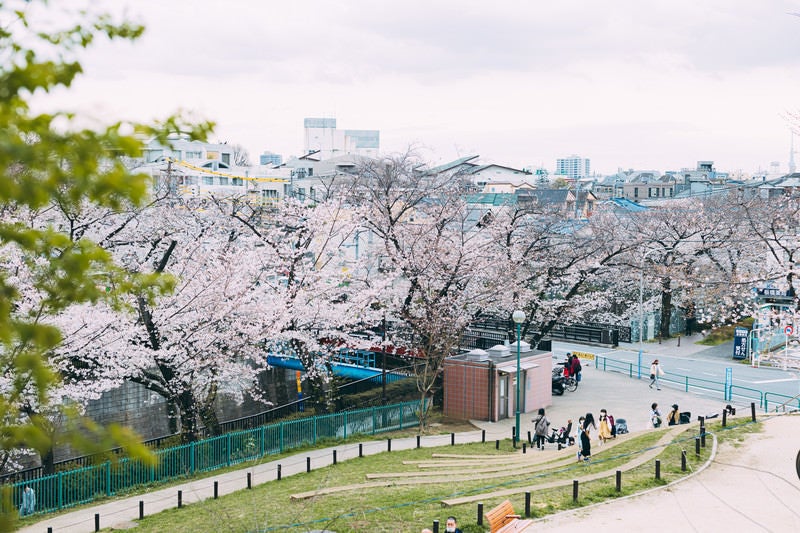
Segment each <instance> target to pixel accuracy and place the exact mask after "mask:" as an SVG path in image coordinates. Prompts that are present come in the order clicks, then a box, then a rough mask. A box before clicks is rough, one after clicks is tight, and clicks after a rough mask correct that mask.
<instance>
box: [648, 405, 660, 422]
mask: <svg viewBox="0 0 800 533" xmlns="http://www.w3.org/2000/svg"><path fill="white" fill-rule="evenodd" d="M650 424H651V425H652V426H653V427H654V428H658V427H661V411H659V410H658V404H657V403H655V402H653V404H652V405H651V406H650Z"/></svg>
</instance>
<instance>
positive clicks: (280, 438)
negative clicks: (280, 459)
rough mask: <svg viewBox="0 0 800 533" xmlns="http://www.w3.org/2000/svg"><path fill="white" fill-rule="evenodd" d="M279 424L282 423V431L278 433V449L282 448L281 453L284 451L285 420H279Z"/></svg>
mask: <svg viewBox="0 0 800 533" xmlns="http://www.w3.org/2000/svg"><path fill="white" fill-rule="evenodd" d="M279 424H280V428H279V429H280V431H279V434H278V449H279V450H280V452H281V453H283V425H284V422H279Z"/></svg>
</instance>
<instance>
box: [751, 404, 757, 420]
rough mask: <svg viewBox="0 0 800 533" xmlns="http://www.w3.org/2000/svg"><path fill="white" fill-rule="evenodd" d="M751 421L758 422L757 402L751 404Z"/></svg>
mask: <svg viewBox="0 0 800 533" xmlns="http://www.w3.org/2000/svg"><path fill="white" fill-rule="evenodd" d="M750 420H752V421H753V422H755V421H756V404H755V402H750Z"/></svg>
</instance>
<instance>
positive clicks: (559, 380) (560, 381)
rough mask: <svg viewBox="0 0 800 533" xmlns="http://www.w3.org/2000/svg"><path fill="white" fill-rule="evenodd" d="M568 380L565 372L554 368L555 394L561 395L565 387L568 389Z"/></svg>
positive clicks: (553, 388) (553, 386) (553, 387)
mask: <svg viewBox="0 0 800 533" xmlns="http://www.w3.org/2000/svg"><path fill="white" fill-rule="evenodd" d="M566 380H567V379H566V378H565V377H564V375H563V374H561V372H557V369H553V385H552V391H553V394H555V395H556V396H561V395H562V394H564V389H566Z"/></svg>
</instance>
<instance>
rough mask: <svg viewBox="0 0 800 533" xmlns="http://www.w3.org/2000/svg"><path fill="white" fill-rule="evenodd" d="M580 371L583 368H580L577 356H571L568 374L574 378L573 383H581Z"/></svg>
mask: <svg viewBox="0 0 800 533" xmlns="http://www.w3.org/2000/svg"><path fill="white" fill-rule="evenodd" d="M581 370H583V368H582V367H581V360H580V358H579V357H578V356H577V355H573V356H572V367H571V368H570V371H569V373H570V375H572V376H575V381H577V382H580V381H581Z"/></svg>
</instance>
